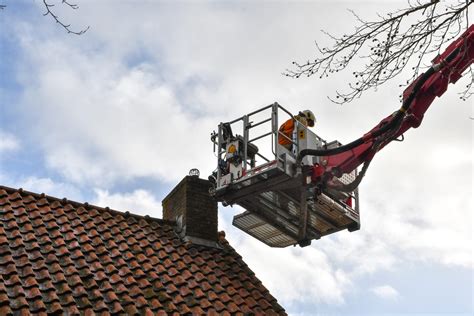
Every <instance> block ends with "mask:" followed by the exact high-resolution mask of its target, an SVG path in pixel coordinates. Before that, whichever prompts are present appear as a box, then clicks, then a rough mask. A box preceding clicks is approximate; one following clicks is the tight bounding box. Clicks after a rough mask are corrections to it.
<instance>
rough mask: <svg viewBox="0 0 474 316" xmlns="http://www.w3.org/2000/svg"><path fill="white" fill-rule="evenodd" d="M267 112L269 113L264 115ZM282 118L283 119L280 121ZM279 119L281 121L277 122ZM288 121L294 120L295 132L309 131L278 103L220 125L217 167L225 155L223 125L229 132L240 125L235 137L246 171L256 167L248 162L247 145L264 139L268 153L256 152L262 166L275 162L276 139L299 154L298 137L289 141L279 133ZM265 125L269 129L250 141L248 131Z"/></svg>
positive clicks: (216, 143) (219, 171) (219, 173)
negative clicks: (267, 139)
mask: <svg viewBox="0 0 474 316" xmlns="http://www.w3.org/2000/svg"><path fill="white" fill-rule="evenodd" d="M266 112H269V113H266ZM262 115H263V118H261V117H260V118H258V116H262ZM254 118H258V119H259V120H258V121H257V122H255V123H254V122H253V121H252V119H254ZM281 118H283V119H281ZM279 119H281V121H279ZM288 119H294V122H295V123H296V129H297V130H308V131H309V129H308V128H307V127H306V126H305V125H304V124H303V123H301V122H299V121H298V120H297V119H295V117H294V115H293V114H292V113H291V112H289V111H288V110H286V109H285V108H284V107H282V106H281V105H280V104H278V103H276V102H275V103H273V104H270V105H267V106H265V107H263V108H261V109H258V110H256V111H253V112H251V113H249V114H246V115H243V116H241V117H239V118H237V119H235V120H233V121H230V122H226V123H220V124H219V127H218V133H217V137H216V138H217V142H216V141H214V144H215V145H217V163H218V166H219V163H220V161H221V160H222V156H223V155H224V154H225V153H226V150H225V144H226V141H227V140H225V139H224V135H223V134H224V125H225V124H227V125H229V126H230V127H231V130H234V128H233V127H235V126H237V125H239V124H242V127H241V130H240V131H239V132H241V134H240V135H239V134H235V136H237V137H242V144H243V169H244V170H245V171H247V170H248V169H249V164H250V168H255V167H258V166H256V165H255V162H254V161H253V162H252V161H250V162H249V156H248V152H249V145H250V144H253V145H254V146H256V145H255V142H256V141H260V140H262V139H265V138H270V140H269V147H270V153H269V154H265V153H264V152H263V153H262V152H261V151H260V150H258V151H257V153H256V155H257V156H258V157H260V158H261V159H263V160H264V161H265V163H264V164H266V163H269V162H271V161H274V160H277V159H278V157H277V155H278V153H277V148H278V146H279V144H278V138H279V137H283V138H285V139H286V140H288V141H289V142H290V144H291V145H292V147H293V150H292V151H290V152H292V154H293V155H294V154H296V153H298V152H299V137H295V136H293V137H292V138H291V139H290V138H289V137H288V136H287V135H285V134H283V133H282V132H280V131H279V127H280V125H281V124H282V123H283V122H285V121H286V120H288ZM266 123H270V127H269V128H265V129H264V131H263V132H261V133H259V134H257V135H255V136H254V137H253V138H251V139H250V131H251V130H252V129H255V128H256V127H265V124H266ZM316 137H317V138H318V139H319V140H321V141H323V142H324V140H322V139H321V138H320V137H318V136H316ZM221 176H222V174H221V170H220V168H217V183H220V182H219V181H220V179H221Z"/></svg>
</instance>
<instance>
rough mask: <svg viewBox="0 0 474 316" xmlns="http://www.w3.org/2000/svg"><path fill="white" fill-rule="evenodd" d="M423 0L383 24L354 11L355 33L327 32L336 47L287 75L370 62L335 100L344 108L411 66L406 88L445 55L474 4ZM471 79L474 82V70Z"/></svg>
mask: <svg viewBox="0 0 474 316" xmlns="http://www.w3.org/2000/svg"><path fill="white" fill-rule="evenodd" d="M423 2H424V3H422V1H420V0H417V1H408V7H407V8H404V9H401V10H397V11H395V12H390V13H388V14H386V15H378V16H379V20H377V21H366V20H364V19H363V18H361V17H360V16H359V15H357V14H356V13H355V12H354V11H352V10H349V12H350V13H351V14H352V15H353V16H354V18H355V20H356V22H357V23H358V26H357V27H356V28H355V30H354V31H353V32H352V33H351V34H350V35H343V36H342V37H338V36H334V35H332V34H330V33H328V32H326V31H324V30H323V31H322V32H323V34H325V35H326V36H328V37H329V38H330V39H331V40H332V41H333V42H334V44H333V46H332V47H320V46H319V45H318V43H316V49H317V55H318V56H317V58H315V59H313V60H308V61H306V62H305V63H299V62H293V68H292V69H287V70H286V72H285V73H284V75H286V76H288V77H293V78H299V77H300V76H308V77H310V76H313V75H318V76H319V77H320V78H325V77H328V76H329V75H331V74H333V73H337V72H339V71H342V70H344V69H346V68H347V67H348V65H349V64H350V62H351V61H352V60H353V59H354V58H355V57H357V58H359V59H361V60H362V61H365V65H364V66H363V68H361V69H358V70H356V71H354V72H353V76H354V79H353V82H350V83H349V84H348V87H349V89H348V91H346V92H340V91H336V95H335V98H330V100H331V101H333V102H335V103H339V104H342V103H346V102H350V101H352V100H354V99H356V98H359V97H360V96H361V94H362V93H363V92H364V91H366V90H369V89H374V88H376V87H378V86H380V85H382V84H384V83H385V82H387V81H389V80H391V79H393V78H394V77H396V76H398V75H400V74H401V73H402V71H403V70H404V69H405V68H406V67H407V66H408V65H410V66H411V70H412V72H413V75H412V76H410V78H408V80H405V81H404V83H403V84H402V85H400V86H404V85H408V84H409V83H410V82H411V81H413V80H414V79H415V78H416V77H418V75H419V73H420V72H421V71H422V70H423V68H424V67H425V66H427V65H428V64H429V63H427V62H426V61H430V60H431V57H433V56H432V55H433V54H439V53H440V51H441V50H442V49H443V47H444V46H445V44H447V43H449V42H450V41H451V40H453V39H454V38H455V37H457V36H458V35H459V34H460V33H461V32H462V31H463V30H464V29H465V28H466V27H464V23H463V21H464V20H467V15H465V14H464V13H467V10H468V8H469V6H470V5H471V4H472V3H473V2H474V0H467V1H465V0H457V1H450V2H447V1H446V2H441V1H440V0H431V1H423ZM409 16H410V17H416V18H417V22H415V23H413V22H409V21H408V17H409ZM410 21H412V20H410ZM428 58H430V59H429V60H428ZM468 77H470V79H471V81H473V80H474V76H473V73H472V71H471V72H470V73H469V74H468ZM467 88H468V89H467V90H466V91H464V92H463V96H462V97H461V98H463V99H465V98H467V97H469V96H471V95H472V89H474V85H473V84H472V82H471V84H470V85H468V87H467Z"/></svg>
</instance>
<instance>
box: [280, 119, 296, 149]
mask: <svg viewBox="0 0 474 316" xmlns="http://www.w3.org/2000/svg"><path fill="white" fill-rule="evenodd" d="M294 128H295V119H293V118H290V119H289V120H287V121H286V122H285V123H283V124H282V125H281V126H280V128H279V129H278V130H279V131H280V132H281V133H282V134H283V135H285V136H287V137H288V138H289V139H292V134H293V129H294ZM278 144H280V145H283V146H284V145H289V144H291V141H290V140H288V139H286V138H285V137H283V136H281V135H278Z"/></svg>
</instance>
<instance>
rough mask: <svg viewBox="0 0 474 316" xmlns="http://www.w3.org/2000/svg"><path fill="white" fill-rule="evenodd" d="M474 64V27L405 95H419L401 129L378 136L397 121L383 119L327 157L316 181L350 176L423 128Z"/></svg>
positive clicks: (314, 175)
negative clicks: (405, 135) (355, 141)
mask: <svg viewBox="0 0 474 316" xmlns="http://www.w3.org/2000/svg"><path fill="white" fill-rule="evenodd" d="M473 61H474V25H471V26H470V27H469V28H468V29H467V30H466V31H465V32H464V33H463V34H462V35H461V36H460V37H459V38H458V39H457V40H456V41H454V42H453V43H452V44H451V45H449V46H448V48H447V49H446V50H445V51H444V53H442V54H441V55H439V56H438V57H436V58H435V59H434V60H433V66H432V67H433V69H434V73H433V74H432V75H431V76H429V77H428V79H427V80H426V81H425V82H424V83H423V84H422V86H421V87H420V88H419V89H418V90H417V91H414V89H413V88H414V87H415V85H416V83H417V82H418V80H420V78H421V77H423V75H424V74H422V75H421V76H419V77H418V78H417V79H416V80H415V81H414V82H413V83H412V84H411V85H410V86H409V87H408V88H407V89H406V90H405V91H404V93H403V98H404V100H406V99H408V98H409V96H410V95H411V94H412V93H416V95H415V97H414V99H413V101H412V102H411V104H410V105H409V107H408V110H407V111H406V115H405V116H404V117H403V119H402V121H401V123H400V124H399V125H397V129H395V130H391V131H387V132H386V133H383V134H382V135H380V136H378V137H374V136H373V134H374V133H375V132H376V131H378V130H380V129H381V128H382V127H383V126H385V125H386V124H388V122H390V121H391V120H392V119H393V116H394V115H393V114H392V115H390V116H388V117H386V118H385V119H383V120H382V121H381V122H380V123H379V124H378V125H377V126H376V127H374V128H373V129H372V130H371V131H370V132H368V133H367V134H365V135H364V136H363V140H364V143H362V144H361V145H359V146H356V147H354V148H352V149H350V150H347V151H344V152H342V153H338V154H334V155H330V156H325V157H322V159H321V162H322V163H321V164H320V165H315V166H314V168H313V171H312V180H313V181H314V182H317V181H321V180H323V181H326V180H329V179H331V178H332V177H333V176H334V175H335V176H340V175H341V174H343V173H350V172H351V171H353V170H355V169H356V168H357V167H358V166H360V165H361V164H363V163H364V162H368V161H370V160H371V159H372V158H373V156H374V155H375V154H376V153H377V151H378V150H380V149H381V148H383V147H384V146H385V145H387V144H388V143H390V142H391V141H392V140H393V139H395V138H397V137H398V136H400V135H402V134H403V133H404V132H405V131H407V130H408V129H409V128H411V127H413V128H416V127H418V126H420V124H421V121H422V120H423V115H424V114H425V112H426V111H427V110H428V108H429V107H430V105H431V103H432V102H433V100H434V99H435V98H436V97H440V96H441V95H442V94H443V93H444V92H445V91H446V90H447V88H448V84H449V83H455V82H456V81H457V80H458V79H459V78H461V76H462V73H463V72H464V71H465V70H466V69H467V68H468V67H469V66H470V65H471V64H472V63H473Z"/></svg>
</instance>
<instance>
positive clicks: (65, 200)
mask: <svg viewBox="0 0 474 316" xmlns="http://www.w3.org/2000/svg"><path fill="white" fill-rule="evenodd" d="M0 190H5V191H7V192H10V193H14V192H18V193H20V194H21V195H22V196H27V195H32V196H34V197H36V198H46V199H47V200H48V201H51V202H55V201H57V202H59V203H61V204H64V203H68V204H71V205H72V206H74V207H76V208H78V207H84V208H85V209H86V210H93V209H94V210H97V211H99V212H109V213H110V214H112V215H121V216H123V217H124V218H128V217H133V218H136V219H144V220H147V221H148V220H150V221H153V222H158V223H160V224H164V225H174V223H175V221H172V220H165V219H162V218H158V217H152V216H150V215H139V214H134V213H132V212H129V211H125V212H123V211H118V210H115V209H112V208H110V207H108V206H106V207H101V206H98V205H94V204H89V203H88V202H84V203H81V202H77V201H74V200H69V199H68V198H66V197H64V198H62V199H61V198H58V197H55V196H51V195H47V194H45V193H36V192H32V191H27V190H24V189H23V188H18V189H15V188H11V187H7V186H4V185H0Z"/></svg>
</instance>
